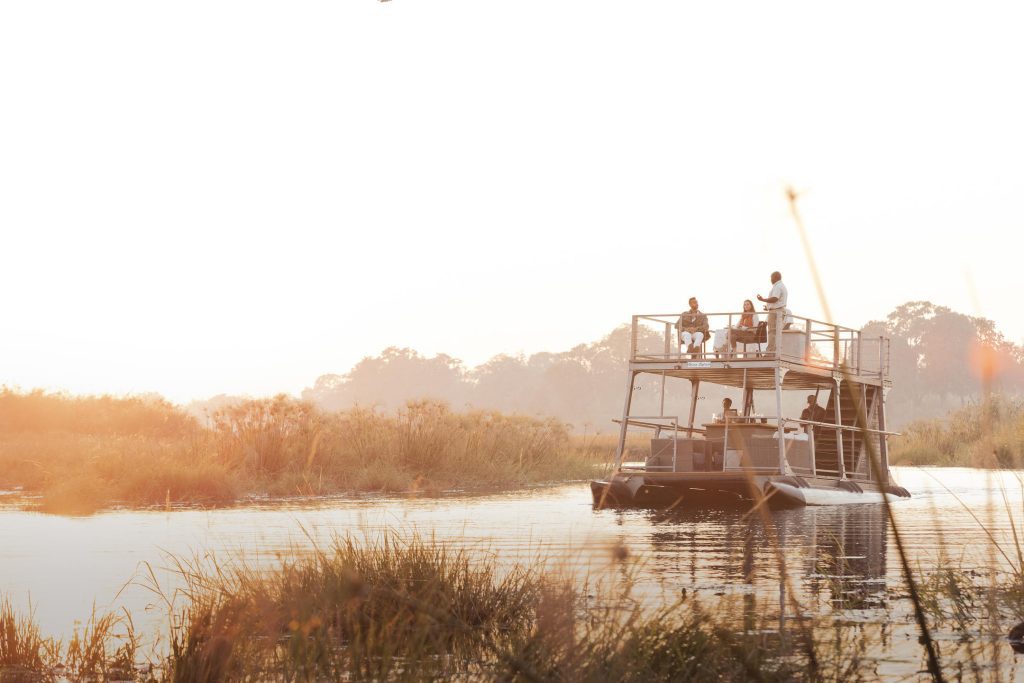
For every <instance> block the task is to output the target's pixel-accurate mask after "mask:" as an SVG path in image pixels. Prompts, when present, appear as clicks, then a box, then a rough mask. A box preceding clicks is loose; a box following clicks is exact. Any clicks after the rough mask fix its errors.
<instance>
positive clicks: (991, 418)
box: [890, 394, 1024, 469]
mask: <svg viewBox="0 0 1024 683" xmlns="http://www.w3.org/2000/svg"><path fill="white" fill-rule="evenodd" d="M890 459H891V461H892V462H893V463H894V464H897V465H938V466H944V467H982V468H1015V469H1019V468H1021V467H1024V399H1021V398H1013V397H1007V396H1002V395H999V394H993V395H991V396H989V397H988V398H987V399H985V400H983V401H978V402H974V403H970V404H968V405H966V406H964V407H963V408H960V409H959V410H956V411H954V412H952V413H950V414H949V415H948V416H947V417H945V418H942V419H932V420H921V421H918V422H913V423H911V424H910V425H908V426H907V427H906V428H905V429H904V430H903V434H902V436H899V437H895V438H893V439H892V440H891V441H890Z"/></svg>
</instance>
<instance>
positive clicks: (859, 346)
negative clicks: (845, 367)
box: [857, 330, 864, 377]
mask: <svg viewBox="0 0 1024 683" xmlns="http://www.w3.org/2000/svg"><path fill="white" fill-rule="evenodd" d="M863 357H864V345H863V344H862V340H861V335H860V330H857V376H858V377H860V368H861V364H862V363H861V358H863Z"/></svg>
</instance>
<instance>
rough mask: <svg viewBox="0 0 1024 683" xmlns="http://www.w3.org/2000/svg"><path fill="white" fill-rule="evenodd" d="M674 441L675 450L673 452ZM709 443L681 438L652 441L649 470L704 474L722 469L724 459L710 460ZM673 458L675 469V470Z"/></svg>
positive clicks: (648, 460) (719, 457)
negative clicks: (704, 472) (707, 471)
mask: <svg viewBox="0 0 1024 683" xmlns="http://www.w3.org/2000/svg"><path fill="white" fill-rule="evenodd" d="M673 441H674V442H675V449H674V451H673ZM708 454H709V449H708V442H707V441H706V440H704V439H694V438H690V437H679V438H676V439H671V438H669V439H651V454H650V455H649V456H648V457H647V463H646V465H647V469H649V470H651V471H654V472H657V471H664V472H673V471H674V472H703V471H706V470H712V469H717V470H720V469H722V458H721V456H720V455H719V456H718V458H717V460H716V459H715V458H714V457H712V458H710V459H709V458H708V457H707V456H708ZM673 457H674V459H675V467H674V468H673V465H672V463H673Z"/></svg>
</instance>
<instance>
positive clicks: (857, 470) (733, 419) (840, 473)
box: [621, 415, 899, 481]
mask: <svg viewBox="0 0 1024 683" xmlns="http://www.w3.org/2000/svg"><path fill="white" fill-rule="evenodd" d="M651 419H665V420H668V421H669V422H668V423H667V424H659V423H652V422H646V420H651ZM779 422H780V420H779V418H778V417H775V416H767V415H756V416H728V415H727V416H723V419H722V422H721V425H722V426H723V427H724V428H725V431H724V433H723V435H722V436H721V437H714V438H709V439H705V441H706V442H708V443H718V442H721V445H722V468H721V470H702V471H722V472H737V473H738V472H747V473H753V474H779V473H780V469H779V463H778V461H777V460H773V462H772V464H771V465H765V466H758V465H756V464H755V463H754V462H753V454H752V453H750V452H747V450H746V449H744V448H743V447H742V446H741V447H740V448H729V445H730V443H729V428H730V426H731V425H749V424H752V423H753V424H765V425H772V426H774V429H772V430H768V432H770V433H771V434H772V436H771V437H767V436H765V437H758V438H760V439H763V440H765V441H769V442H770V445H771V447H772V452H771V455H770V457H771V458H773V459H774V458H777V455H778V440H777V439H778V429H779ZM627 423H628V424H632V425H635V426H638V427H646V428H651V429H657V430H658V433H659V434H660V431H661V430H662V429H664V430H670V431H671V432H672V439H673V441H674V442H675V441H676V440H678V437H679V433H680V432H686V431H691V430H688V429H687V428H685V427H680V426H679V424H678V418H677V417H675V416H672V417H669V416H664V417H662V416H658V417H657V418H655V417H654V416H634V417H631V418H629V419H628V420H627ZM781 423H782V429H783V448H784V455H785V458H786V464H787V466H788V469H789V471H790V472H792V473H793V474H798V475H805V476H822V475H824V476H829V477H837V478H844V479H855V480H865V481H866V480H870V479H871V476H870V472H868V471H866V470H867V468H866V464H867V463H866V460H864V459H863V458H862V457H861V454H860V453H854V454H851V455H852V456H853V457H852V458H850V459H851V461H852V462H853V467H852V468H851V469H850V470H847V469H846V467H845V462H844V461H845V460H846V459H847V458H848V456H846V455H845V454H843V453H842V452H841V451H840V450H839V448H838V441H839V440H840V439H841V438H842V435H843V434H844V433H851V432H853V433H857V434H861V435H862V436H863V437H868V436H876V437H878V438H885V437H887V436H899V433H898V432H890V431H885V430H881V429H872V428H867V427H857V426H853V425H839V424H833V423H829V422H819V421H815V420H803V419H797V418H786V417H784V418H782V419H781ZM788 426H793V427H794V429H791V430H789V431H788V432H787V431H786V427H788ZM802 427H806V428H807V429H806V431H801V428H802ZM826 430H827V431H830V432H835V434H836V442H837V449H836V452H835V453H834V454H833V457H834V458H835V461H836V465H837V467H838V469H828V468H823V467H819V466H818V454H817V453H816V449H815V444H816V439H815V432H816V431H826ZM692 431H694V432H700V433H705V431H706V430H703V429H693V430H692ZM766 433H767V432H766ZM786 434H794V435H795V434H806V435H807V438H806V439H805V440H804V439H797V438H793V439H787V438H786ZM800 443H806V444H807V448H808V452H807V459H806V464H800V463H799V462H797V463H796V464H795V463H794V461H796V460H797V458H796V457H795V456H796V455H797V454H796V452H795V451H796V450H797V449H796V448H795V447H796V445H797V444H800ZM736 445H740V444H736ZM705 449H706V450H705V452H704V462H705V463H707V462H709V461H710V460H711V453H710V452H709V451H708V450H707V447H705ZM730 451H732V452H736V453H737V454H738V457H739V465H738V466H729V463H728V454H729V453H730ZM677 453H678V450H677V444H676V443H673V446H672V464H671V465H653V466H652V465H646V464H640V463H634V464H631V465H629V466H626V465H624V466H623V467H622V468H621V469H623V470H629V471H641V472H642V471H647V472H657V471H669V472H675V471H678V470H677V469H676V468H677V465H678V460H677V457H678V456H677ZM791 456H794V457H791ZM862 461H863V462H862ZM862 464H863V465H865V467H861V465H862ZM862 469H863V470H865V471H861V470H862Z"/></svg>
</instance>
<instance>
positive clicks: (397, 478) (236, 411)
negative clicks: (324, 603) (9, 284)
mask: <svg viewBox="0 0 1024 683" xmlns="http://www.w3.org/2000/svg"><path fill="white" fill-rule="evenodd" d="M0 407H3V409H4V410H5V411H7V412H3V413H0V415H2V416H3V419H2V420H0V488H22V489H23V490H24V491H26V492H30V493H39V494H41V496H42V502H41V506H42V507H43V509H47V510H52V511H58V512H71V513H75V512H82V513H87V512H91V511H94V510H96V509H98V508H100V507H103V506H106V505H110V504H112V503H121V504H127V505H156V504H168V505H170V504H177V503H196V504H204V505H218V504H225V503H229V502H231V501H234V500H236V499H238V498H239V497H240V496H243V495H245V494H268V495H284V496H295V495H323V494H328V493H336V492H344V491H387V492H397V491H427V492H439V491H443V490H446V489H472V488H495V487H517V486H522V485H527V484H533V483H541V482H552V481H564V480H570V479H582V478H586V477H588V476H590V475H592V474H593V470H594V463H595V462H599V461H603V460H606V459H607V458H606V455H607V453H608V452H610V450H611V448H612V446H611V445H610V444H603V445H597V444H595V443H594V442H593V440H589V441H588V440H585V439H579V438H577V437H573V436H572V435H570V433H569V431H568V428H567V426H566V425H564V424H562V423H560V422H558V421H556V420H553V419H539V418H533V417H525V416H516V415H503V414H500V413H496V412H489V411H471V412H465V413H456V412H454V411H452V410H451V409H449V408H448V407H447V406H446V405H444V404H441V403H436V402H429V401H423V402H415V403H410V404H408V405H407V406H406V407H405V408H404V409H402V410H400V411H398V412H397V413H396V414H383V413H380V412H377V411H375V410H372V409H369V408H356V409H353V410H350V411H346V412H340V413H329V412H324V411H321V410H319V409H318V408H316V407H315V406H313V405H312V404H309V403H304V402H301V401H295V400H292V399H289V398H286V397H277V398H272V399H262V400H251V401H246V402H244V403H241V404H238V405H235V406H231V407H229V408H226V409H224V410H222V411H219V412H217V413H215V414H214V415H212V416H211V419H210V421H209V424H200V423H199V422H198V421H196V420H195V419H193V418H192V417H190V416H188V415H186V414H184V413H183V412H182V411H181V410H180V409H178V408H176V407H175V406H173V405H171V404H169V403H166V402H164V401H161V400H156V401H149V400H143V399H136V398H118V399H115V398H110V397H93V398H86V397H70V396H64V395H59V394H43V393H40V392H33V393H29V394H20V393H17V392H12V391H10V390H3V391H0Z"/></svg>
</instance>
